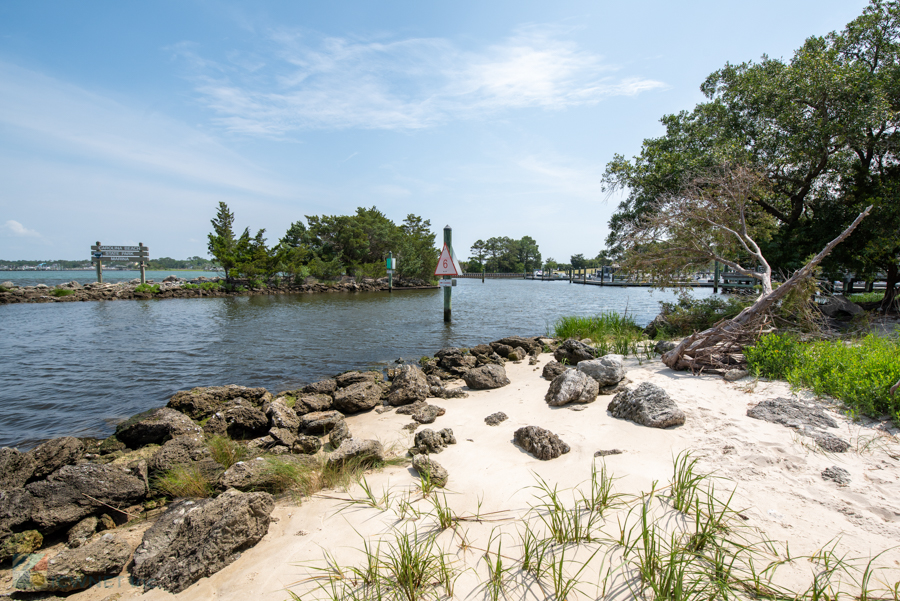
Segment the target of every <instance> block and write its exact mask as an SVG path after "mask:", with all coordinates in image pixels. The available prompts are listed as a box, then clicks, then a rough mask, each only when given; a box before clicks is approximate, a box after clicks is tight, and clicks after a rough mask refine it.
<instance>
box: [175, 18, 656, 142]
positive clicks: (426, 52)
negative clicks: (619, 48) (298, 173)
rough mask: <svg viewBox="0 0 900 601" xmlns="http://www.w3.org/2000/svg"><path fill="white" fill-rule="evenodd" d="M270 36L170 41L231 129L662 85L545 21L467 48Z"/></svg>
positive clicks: (541, 102)
mask: <svg viewBox="0 0 900 601" xmlns="http://www.w3.org/2000/svg"><path fill="white" fill-rule="evenodd" d="M313 37H314V36H311V35H308V34H302V33H297V32H291V31H286V30H282V31H276V32H273V33H270V34H269V38H268V40H267V41H268V43H269V44H271V46H272V49H271V51H270V52H269V56H268V57H267V58H266V59H265V60H263V59H260V57H259V55H254V56H253V57H252V58H251V57H245V56H240V55H235V54H233V53H231V54H229V56H228V58H227V59H226V60H225V61H220V62H215V61H211V60H209V59H207V58H203V57H200V56H198V55H197V54H196V53H195V52H194V50H193V49H192V47H191V46H190V45H186V44H181V45H178V46H177V47H175V48H174V50H175V51H176V53H177V54H178V55H180V56H182V57H184V59H185V60H186V62H187V64H188V65H189V66H190V68H191V69H192V71H193V73H194V78H195V79H194V81H195V85H196V90H197V92H198V93H199V94H200V100H201V102H202V103H204V104H205V105H206V106H208V107H209V108H211V109H212V110H213V111H215V113H216V114H217V115H218V117H217V121H218V123H219V124H221V125H222V126H223V127H225V128H226V129H227V130H229V131H232V132H237V133H242V134H247V135H253V136H264V137H274V138H279V137H284V136H287V135H289V134H291V133H293V132H297V131H302V130H316V129H347V128H358V129H400V130H412V129H421V128H426V127H432V126H435V125H439V124H442V123H447V122H450V121H453V120H459V119H471V118H477V117H482V116H485V115H491V114H496V113H499V112H501V111H505V110H511V109H521V108H528V107H536V108H541V109H545V110H561V109H565V108H567V107H572V106H580V105H591V104H596V103H598V102H600V101H601V100H603V99H604V98H607V97H610V96H630V95H635V94H639V93H641V92H644V91H647V90H652V89H654V88H660V87H664V84H662V83H661V82H658V81H654V80H650V79H644V78H641V77H638V76H628V77H622V78H616V77H614V76H613V72H614V71H615V70H616V69H615V68H614V67H612V66H610V65H607V64H605V63H604V62H603V60H602V57H600V56H599V55H596V54H593V53H591V52H586V51H584V50H581V49H579V48H578V46H577V45H576V44H575V43H573V42H570V41H566V40H561V39H558V36H557V35H556V33H555V32H553V31H551V30H550V29H548V28H540V27H530V28H527V29H522V30H520V31H518V32H517V33H515V34H514V35H513V36H511V37H509V38H507V39H506V40H504V41H503V42H502V43H500V44H496V45H493V46H489V47H487V48H484V49H482V50H481V51H477V52H473V51H465V50H462V49H460V48H458V47H457V46H455V45H454V44H452V43H451V42H450V41H448V40H444V39H440V38H410V39H405V40H397V41H387V42H386V41H371V40H359V39H349V38H336V37H329V38H322V39H313Z"/></svg>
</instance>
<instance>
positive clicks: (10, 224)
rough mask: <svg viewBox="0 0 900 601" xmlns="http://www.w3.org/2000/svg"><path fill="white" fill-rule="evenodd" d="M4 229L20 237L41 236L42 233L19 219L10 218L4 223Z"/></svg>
mask: <svg viewBox="0 0 900 601" xmlns="http://www.w3.org/2000/svg"><path fill="white" fill-rule="evenodd" d="M3 227H4V229H6V231H8V232H10V233H11V234H12V235H13V236H17V237H19V238H40V237H41V235H40V233H38V232H37V231H36V230H30V229H28V228H27V227H25V226H24V225H22V224H21V223H19V222H18V221H13V220H12V219H10V220H9V221H7V222H6V223H4V224H3Z"/></svg>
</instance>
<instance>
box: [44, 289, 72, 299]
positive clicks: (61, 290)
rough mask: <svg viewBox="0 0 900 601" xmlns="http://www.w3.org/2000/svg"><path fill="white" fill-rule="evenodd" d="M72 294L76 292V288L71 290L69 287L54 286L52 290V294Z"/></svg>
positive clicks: (57, 295)
mask: <svg viewBox="0 0 900 601" xmlns="http://www.w3.org/2000/svg"><path fill="white" fill-rule="evenodd" d="M71 294H75V291H74V290H69V289H68V288H54V289H53V290H51V291H50V296H56V297H60V296H69V295H71Z"/></svg>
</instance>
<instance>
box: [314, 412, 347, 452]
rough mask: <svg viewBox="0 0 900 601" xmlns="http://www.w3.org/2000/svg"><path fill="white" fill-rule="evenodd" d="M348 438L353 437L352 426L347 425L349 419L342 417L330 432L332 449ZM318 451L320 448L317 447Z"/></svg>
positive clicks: (329, 441) (329, 440) (329, 439)
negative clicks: (351, 434)
mask: <svg viewBox="0 0 900 601" xmlns="http://www.w3.org/2000/svg"><path fill="white" fill-rule="evenodd" d="M348 438H351V436H350V426H348V425H347V420H344V419H342V420H341V421H339V422H338V423H337V424H336V425H335V426H334V428H333V429H332V430H331V432H330V433H329V434H328V443H329V444H330V445H331V448H332V449H336V448H338V447H339V446H341V443H342V442H344V441H345V440H347V439H348ZM316 451H318V449H316Z"/></svg>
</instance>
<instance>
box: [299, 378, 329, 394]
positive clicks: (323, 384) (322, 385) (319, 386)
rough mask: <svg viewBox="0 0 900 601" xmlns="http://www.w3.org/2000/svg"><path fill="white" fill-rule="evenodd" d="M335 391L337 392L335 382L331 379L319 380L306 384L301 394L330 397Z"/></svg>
mask: <svg viewBox="0 0 900 601" xmlns="http://www.w3.org/2000/svg"><path fill="white" fill-rule="evenodd" d="M335 390H337V382H336V381H334V380H333V379H328V380H319V381H318V382H313V383H312V384H307V385H306V386H304V387H303V392H304V393H306V394H327V395H330V394H331V393H333V392H334V391H335Z"/></svg>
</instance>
